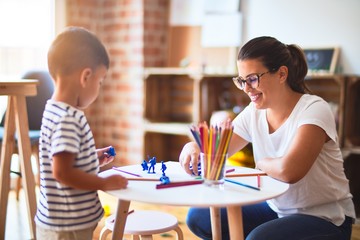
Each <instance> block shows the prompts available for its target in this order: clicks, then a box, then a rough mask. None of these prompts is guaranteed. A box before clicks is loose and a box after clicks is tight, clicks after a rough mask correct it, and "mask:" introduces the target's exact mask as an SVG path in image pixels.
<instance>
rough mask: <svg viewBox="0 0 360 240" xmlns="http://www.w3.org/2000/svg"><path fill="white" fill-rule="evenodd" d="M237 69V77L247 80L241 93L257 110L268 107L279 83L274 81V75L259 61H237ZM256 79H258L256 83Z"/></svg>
mask: <svg viewBox="0 0 360 240" xmlns="http://www.w3.org/2000/svg"><path fill="white" fill-rule="evenodd" d="M237 67H238V72H239V77H241V79H242V80H246V79H247V84H245V86H244V89H243V91H244V92H245V93H246V94H247V95H248V96H249V98H250V100H251V101H252V102H253V103H254V104H255V107H256V108H257V109H265V108H268V107H270V106H271V103H272V101H273V99H274V97H275V96H276V92H277V87H278V86H279V81H276V74H275V73H271V72H269V70H270V69H267V68H266V67H265V66H264V65H263V64H262V62H261V61H259V60H256V59H249V60H243V61H240V60H239V61H238V62H237ZM256 78H257V79H258V80H257V83H256ZM250 80H251V81H250ZM250 83H252V84H251V85H252V86H251V85H250Z"/></svg>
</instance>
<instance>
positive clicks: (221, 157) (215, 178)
mask: <svg viewBox="0 0 360 240" xmlns="http://www.w3.org/2000/svg"><path fill="white" fill-rule="evenodd" d="M227 158H228V154H204V153H200V162H201V176H202V178H203V180H204V184H205V185H207V186H209V187H214V188H219V189H223V188H224V182H225V180H224V177H225V163H226V160H227Z"/></svg>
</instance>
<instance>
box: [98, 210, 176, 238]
mask: <svg viewBox="0 0 360 240" xmlns="http://www.w3.org/2000/svg"><path fill="white" fill-rule="evenodd" d="M114 222H115V215H110V216H109V217H108V218H107V219H106V220H105V226H104V227H103V229H101V232H100V238H99V239H100V240H105V239H106V237H107V235H108V234H109V233H111V232H112V231H113V229H114ZM171 230H174V231H175V232H176V234H177V239H178V240H183V233H182V231H181V229H180V227H179V225H178V221H177V219H176V217H174V216H173V215H171V214H168V213H164V212H159V211H150V210H149V211H144V210H135V211H134V212H133V213H131V214H129V215H128V216H127V219H126V224H125V230H124V234H130V235H132V239H133V240H139V239H140V237H141V240H151V239H153V237H152V235H153V234H159V233H164V232H169V231H171Z"/></svg>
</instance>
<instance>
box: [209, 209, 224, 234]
mask: <svg viewBox="0 0 360 240" xmlns="http://www.w3.org/2000/svg"><path fill="white" fill-rule="evenodd" d="M220 215H221V212H220V208H218V207H210V218H211V232H212V239H213V240H221V216H220Z"/></svg>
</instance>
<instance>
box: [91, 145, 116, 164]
mask: <svg viewBox="0 0 360 240" xmlns="http://www.w3.org/2000/svg"><path fill="white" fill-rule="evenodd" d="M111 148H112V146H108V147H106V148H99V149H96V152H97V155H98V158H99V164H100V167H102V166H105V165H106V164H108V163H110V162H112V161H113V160H114V156H115V155H111V154H109V150H110V149H111Z"/></svg>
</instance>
